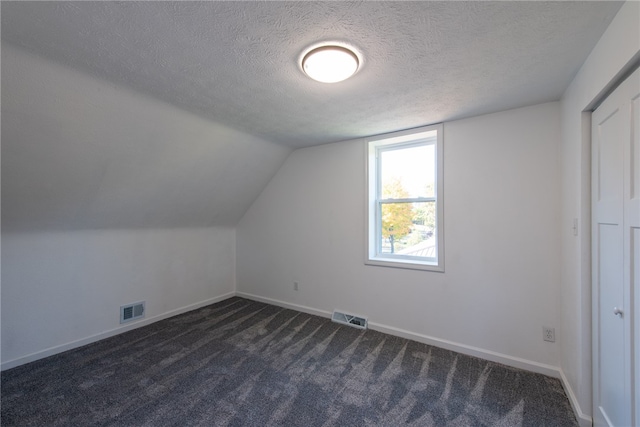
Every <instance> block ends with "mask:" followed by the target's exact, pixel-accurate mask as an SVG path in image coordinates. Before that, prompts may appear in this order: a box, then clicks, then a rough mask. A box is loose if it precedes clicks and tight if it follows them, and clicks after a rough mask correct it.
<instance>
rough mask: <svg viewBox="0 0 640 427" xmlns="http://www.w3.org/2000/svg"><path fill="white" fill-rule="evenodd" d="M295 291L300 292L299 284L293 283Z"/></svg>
mask: <svg viewBox="0 0 640 427" xmlns="http://www.w3.org/2000/svg"><path fill="white" fill-rule="evenodd" d="M293 290H294V291H297V290H298V282H293Z"/></svg>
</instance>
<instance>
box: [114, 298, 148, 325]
mask: <svg viewBox="0 0 640 427" xmlns="http://www.w3.org/2000/svg"><path fill="white" fill-rule="evenodd" d="M144 303H145V302H144V301H142V302H134V303H133V304H127V305H121V306H120V323H127V322H131V321H132V320H136V319H141V318H143V317H144Z"/></svg>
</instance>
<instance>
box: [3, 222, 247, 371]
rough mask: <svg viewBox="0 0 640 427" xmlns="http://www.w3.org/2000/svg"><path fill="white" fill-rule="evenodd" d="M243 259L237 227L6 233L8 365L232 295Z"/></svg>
mask: <svg viewBox="0 0 640 427" xmlns="http://www.w3.org/2000/svg"><path fill="white" fill-rule="evenodd" d="M234 259H235V230H234V229H232V228H220V227H218V228H183V229H173V230H167V229H165V230H155V229H144V230H103V231H69V232H35V233H30V232H26V233H23V232H19V233H3V234H2V309H1V313H2V368H3V369H6V368H10V367H12V366H16V365H18V364H22V363H25V362H28V361H31V360H35V359H38V358H41V357H45V356H48V355H50V354H54V353H57V352H60V351H62V350H66V349H68V348H72V347H75V346H78V345H80V344H85V343H87V342H91V341H94V340H96V339H99V338H105V337H106V336H109V335H113V334H115V333H118V332H122V331H124V330H126V329H128V328H130V327H131V326H140V325H141V324H146V323H148V321H151V320H158V319H159V318H162V317H167V316H169V315H173V314H177V313H178V312H180V311H182V310H184V309H187V308H189V309H192V308H196V307H197V306H200V305H204V304H207V303H212V302H214V301H217V300H218V299H221V298H224V297H228V296H231V295H232V294H233V292H234V288H235V261H234ZM142 300H144V301H146V316H145V317H146V320H147V322H140V321H138V322H134V324H133V325H132V324H128V325H127V324H125V327H124V328H123V327H121V325H120V323H119V316H120V311H119V310H120V306H121V305H123V304H127V303H131V302H137V301H142Z"/></svg>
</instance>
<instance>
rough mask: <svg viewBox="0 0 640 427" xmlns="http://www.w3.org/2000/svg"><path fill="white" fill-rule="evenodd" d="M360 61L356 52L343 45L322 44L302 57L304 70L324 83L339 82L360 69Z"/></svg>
mask: <svg viewBox="0 0 640 427" xmlns="http://www.w3.org/2000/svg"><path fill="white" fill-rule="evenodd" d="M359 64H360V62H359V61H358V57H357V56H356V54H355V53H354V52H353V51H351V50H349V49H347V48H346V47H342V46H333V45H332V46H320V47H317V48H315V49H312V50H310V51H309V52H308V53H307V54H306V55H305V56H304V58H302V70H303V71H304V72H305V73H306V74H307V75H308V76H309V77H311V78H312V79H314V80H317V81H319V82H322V83H337V82H341V81H343V80H346V79H348V78H349V77H351V76H353V75H354V74H355V73H356V71H358V66H359Z"/></svg>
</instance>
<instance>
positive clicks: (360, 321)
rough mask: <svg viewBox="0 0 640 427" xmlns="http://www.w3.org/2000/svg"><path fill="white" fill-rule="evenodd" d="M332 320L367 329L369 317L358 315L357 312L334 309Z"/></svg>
mask: <svg viewBox="0 0 640 427" xmlns="http://www.w3.org/2000/svg"><path fill="white" fill-rule="evenodd" d="M331 320H332V321H334V322H336V323H342V324H344V325H348V326H353V327H354V328H358V329H367V318H366V317H362V316H356V315H355V314H348V313H342V312H340V311H338V310H334V311H333V316H331Z"/></svg>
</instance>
